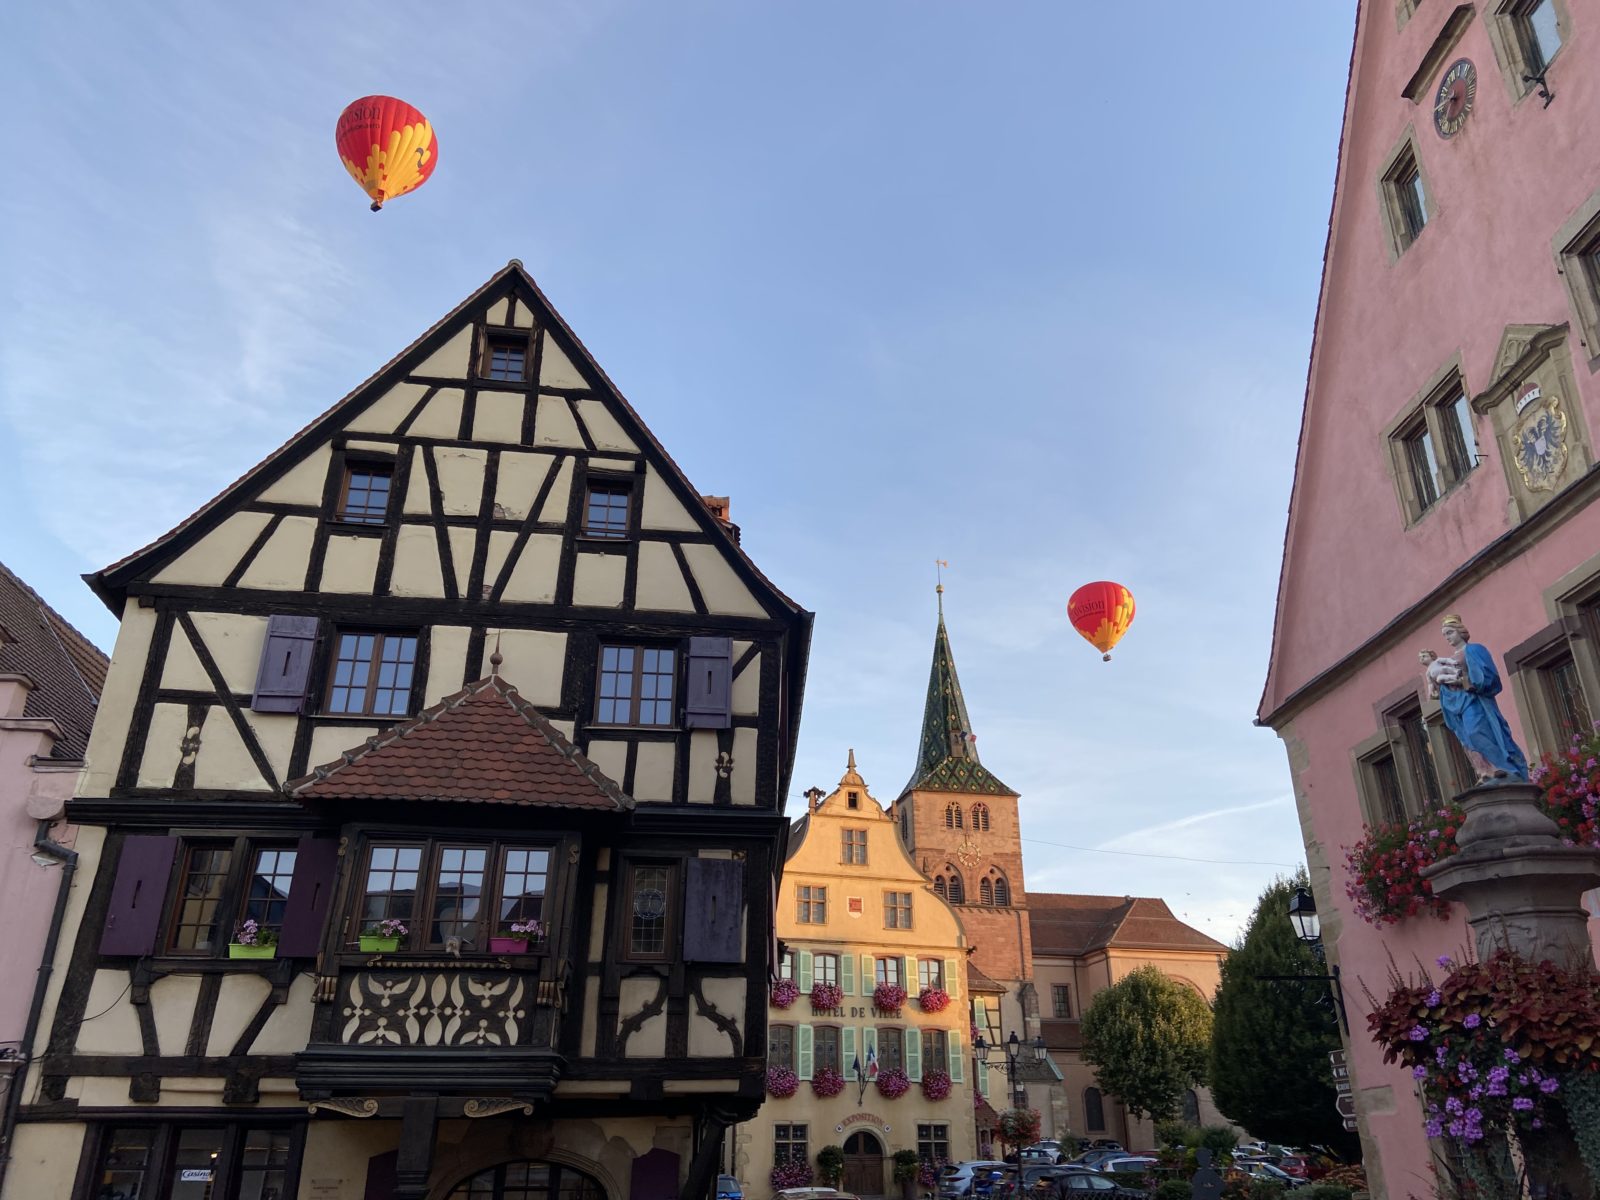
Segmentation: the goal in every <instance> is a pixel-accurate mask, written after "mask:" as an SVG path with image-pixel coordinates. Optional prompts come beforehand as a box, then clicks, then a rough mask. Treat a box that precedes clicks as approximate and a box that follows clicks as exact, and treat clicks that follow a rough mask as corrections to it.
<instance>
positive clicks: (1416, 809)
mask: <svg viewBox="0 0 1600 1200" xmlns="http://www.w3.org/2000/svg"><path fill="white" fill-rule="evenodd" d="M1421 671H1422V668H1421V665H1420V664H1419V665H1418V668H1417V673H1418V676H1419V677H1420V675H1421ZM1372 711H1373V718H1374V719H1375V720H1376V722H1377V724H1378V731H1377V732H1376V733H1374V734H1372V735H1371V736H1369V737H1366V738H1363V739H1362V740H1361V741H1359V742H1357V743H1356V744H1355V745H1354V746H1352V747H1351V748H1350V766H1351V770H1352V773H1353V775H1354V777H1355V784H1356V800H1357V803H1358V804H1359V805H1360V808H1361V819H1362V821H1364V822H1365V823H1366V824H1367V825H1369V826H1377V825H1380V824H1383V823H1385V822H1384V819H1383V815H1382V814H1383V802H1382V797H1381V796H1380V794H1379V791H1378V783H1377V780H1376V778H1374V775H1373V771H1372V763H1373V761H1374V760H1375V759H1377V758H1379V757H1381V756H1383V755H1385V754H1389V755H1392V756H1393V758H1394V765H1395V774H1396V775H1397V776H1398V777H1399V780H1400V795H1401V798H1402V807H1403V808H1404V809H1405V815H1406V817H1407V819H1410V818H1412V817H1415V816H1416V815H1417V814H1418V813H1420V812H1421V811H1422V808H1423V797H1422V796H1421V795H1420V794H1419V793H1418V789H1417V782H1416V778H1417V777H1416V772H1415V769H1414V764H1413V763H1412V761H1411V746H1410V744H1409V743H1408V742H1407V741H1406V737H1405V730H1404V728H1403V726H1402V724H1401V721H1402V720H1403V719H1404V718H1406V717H1410V716H1413V715H1420V716H1421V718H1422V725H1423V728H1424V730H1426V732H1427V736H1428V746H1429V748H1430V749H1431V750H1432V751H1433V763H1434V770H1435V772H1436V773H1437V775H1438V777H1439V789H1440V791H1441V792H1442V793H1443V795H1444V796H1445V797H1449V796H1453V795H1455V794H1456V793H1457V792H1460V791H1464V790H1465V789H1467V788H1469V787H1471V786H1472V785H1473V783H1475V782H1476V780H1475V779H1472V778H1468V777H1465V776H1464V774H1463V772H1464V770H1465V767H1464V765H1463V764H1462V761H1461V756H1460V755H1459V754H1456V753H1453V752H1452V750H1451V745H1450V741H1449V739H1451V738H1452V737H1454V736H1455V735H1454V734H1452V733H1451V732H1450V730H1449V729H1448V728H1446V727H1445V724H1444V715H1443V712H1442V711H1441V709H1440V707H1439V701H1438V700H1436V699H1435V700H1430V699H1429V698H1428V697H1427V696H1426V695H1425V694H1424V692H1423V689H1422V687H1421V685H1420V683H1411V684H1407V685H1406V686H1405V687H1401V688H1396V689H1395V690H1394V691H1392V692H1390V693H1389V694H1388V695H1387V696H1385V697H1384V698H1383V699H1381V700H1379V701H1378V702H1377V703H1376V704H1374V705H1373V706H1372Z"/></svg>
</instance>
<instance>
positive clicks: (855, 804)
mask: <svg viewBox="0 0 1600 1200" xmlns="http://www.w3.org/2000/svg"><path fill="white" fill-rule="evenodd" d="M844 802H845V805H846V806H847V807H849V808H860V807H861V793H860V792H846V793H845V795H844Z"/></svg>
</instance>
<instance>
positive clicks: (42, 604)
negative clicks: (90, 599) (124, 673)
mask: <svg viewBox="0 0 1600 1200" xmlns="http://www.w3.org/2000/svg"><path fill="white" fill-rule="evenodd" d="M0 571H4V572H5V574H6V577H7V578H8V579H10V580H11V581H12V582H13V583H15V584H16V585H17V586H18V587H19V588H21V589H22V590H23V591H24V592H26V593H27V594H28V595H29V596H30V597H31V598H32V600H33V602H34V603H35V604H37V605H38V606H39V614H40V616H42V617H43V618H44V625H45V628H47V629H48V630H49V631H50V636H51V638H52V640H54V641H55V643H56V645H58V646H60V647H61V653H62V656H63V657H65V658H66V660H67V665H68V666H70V667H71V668H72V674H73V676H74V677H75V678H76V679H77V681H78V682H79V683H80V684H82V685H83V690H84V691H85V692H87V693H88V694H89V698H90V699H91V700H93V701H94V702H95V704H96V705H98V704H99V703H100V688H99V687H97V686H95V685H94V684H92V683H90V682H89V681H88V680H87V679H85V678H84V675H83V671H82V669H81V668H80V667H79V666H78V660H77V655H75V654H74V653H73V652H72V648H71V647H69V646H67V645H66V644H65V642H64V641H63V639H62V633H63V631H64V632H65V633H67V634H69V635H70V636H71V637H72V639H73V640H74V641H75V642H77V644H78V649H79V650H80V651H87V652H88V653H89V654H90V655H92V656H93V657H94V658H96V659H97V660H98V661H99V663H100V665H101V680H102V681H104V678H105V675H104V671H105V670H106V669H108V668H109V667H110V666H111V659H110V657H109V656H108V655H107V654H106V652H105V651H104V650H102V649H100V647H99V646H96V645H95V644H94V643H93V642H91V641H90V640H89V638H88V636H87V635H86V634H85V633H84V632H83V631H82V630H81V629H79V628H78V627H77V626H76V625H74V624H73V623H72V622H71V621H69V620H67V619H66V618H65V617H63V616H62V615H61V614H60V613H58V612H57V611H56V610H55V609H54V608H53V607H52V606H51V604H50V602H49V601H48V600H46V599H45V598H44V597H43V596H41V595H40V594H39V593H38V592H37V591H35V590H34V589H33V588H32V587H30V586H29V585H28V581H27V580H25V579H23V578H22V576H20V575H18V574H17V573H16V572H15V571H13V570H12V569H11V568H10V567H8V566H6V564H5V563H3V562H0Z"/></svg>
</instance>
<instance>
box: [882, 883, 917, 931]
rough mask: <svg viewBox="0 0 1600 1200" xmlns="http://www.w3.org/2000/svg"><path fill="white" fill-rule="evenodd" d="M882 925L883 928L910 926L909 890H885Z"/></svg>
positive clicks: (906, 927) (908, 927)
mask: <svg viewBox="0 0 1600 1200" xmlns="http://www.w3.org/2000/svg"><path fill="white" fill-rule="evenodd" d="M883 927H884V928H885V929H910V928H911V893H910V892H885V893H884V894H883Z"/></svg>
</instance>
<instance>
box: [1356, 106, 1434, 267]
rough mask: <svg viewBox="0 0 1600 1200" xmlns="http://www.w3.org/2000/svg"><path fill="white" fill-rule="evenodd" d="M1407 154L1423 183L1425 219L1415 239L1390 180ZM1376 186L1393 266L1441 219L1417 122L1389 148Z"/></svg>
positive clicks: (1376, 180)
mask: <svg viewBox="0 0 1600 1200" xmlns="http://www.w3.org/2000/svg"><path fill="white" fill-rule="evenodd" d="M1407 155H1409V156H1410V158H1411V161H1412V162H1413V163H1415V164H1416V168H1417V175H1418V177H1419V178H1420V179H1421V180H1422V196H1423V215H1424V216H1425V218H1426V220H1425V221H1424V223H1423V226H1422V228H1421V229H1420V230H1419V231H1418V232H1417V236H1416V237H1412V236H1411V234H1410V232H1409V230H1408V229H1407V226H1406V219H1405V215H1404V212H1403V211H1402V209H1401V206H1400V195H1399V189H1398V188H1396V187H1395V186H1394V181H1393V179H1392V178H1391V177H1392V176H1393V175H1394V174H1395V172H1396V171H1397V170H1398V169H1399V166H1400V161H1401V159H1403V158H1405V157H1406V156H1407ZM1373 186H1374V187H1376V188H1377V190H1378V211H1379V212H1380V213H1382V214H1383V226H1384V232H1385V235H1386V236H1385V239H1384V241H1385V247H1386V248H1387V250H1388V253H1389V262H1390V264H1391V265H1392V264H1394V263H1396V262H1398V261H1399V259H1400V256H1401V255H1402V254H1404V253H1405V252H1406V251H1407V250H1409V249H1411V247H1412V246H1414V245H1416V244H1417V243H1418V242H1420V241H1421V240H1422V238H1423V236H1424V235H1425V234H1426V233H1427V232H1428V227H1429V226H1430V225H1432V224H1433V223H1434V222H1435V221H1437V220H1438V219H1439V213H1440V208H1439V202H1438V200H1437V199H1436V198H1435V193H1434V190H1433V186H1432V184H1430V183H1429V182H1428V170H1427V168H1426V167H1425V166H1424V165H1423V162H1422V155H1421V154H1420V153H1419V152H1418V143H1417V127H1416V125H1415V124H1414V123H1413V124H1409V125H1407V126H1406V127H1405V131H1404V132H1403V133H1402V134H1401V135H1400V138H1399V140H1398V141H1396V142H1395V144H1394V146H1393V147H1391V148H1390V150H1389V153H1388V154H1386V155H1384V157H1383V162H1382V164H1381V165H1380V166H1379V167H1378V173H1377V175H1376V177H1375V178H1374V179H1373Z"/></svg>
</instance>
